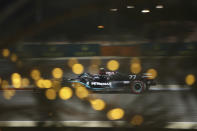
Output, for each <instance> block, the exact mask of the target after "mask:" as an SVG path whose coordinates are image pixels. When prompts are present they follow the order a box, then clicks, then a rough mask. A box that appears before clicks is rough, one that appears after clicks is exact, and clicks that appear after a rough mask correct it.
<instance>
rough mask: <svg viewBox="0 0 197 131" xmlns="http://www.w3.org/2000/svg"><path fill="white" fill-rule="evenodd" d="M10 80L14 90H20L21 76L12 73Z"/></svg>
mask: <svg viewBox="0 0 197 131" xmlns="http://www.w3.org/2000/svg"><path fill="white" fill-rule="evenodd" d="M11 80H12V85H13V86H14V87H15V88H20V87H21V85H22V82H21V76H20V74H18V73H13V74H12V76H11Z"/></svg>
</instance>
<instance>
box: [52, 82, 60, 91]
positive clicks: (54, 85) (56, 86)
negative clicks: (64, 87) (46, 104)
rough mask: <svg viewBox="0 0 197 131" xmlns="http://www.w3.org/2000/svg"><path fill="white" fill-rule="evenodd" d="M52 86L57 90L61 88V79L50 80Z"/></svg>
mask: <svg viewBox="0 0 197 131" xmlns="http://www.w3.org/2000/svg"><path fill="white" fill-rule="evenodd" d="M52 87H53V89H54V90H56V91H58V90H59V89H60V88H61V81H59V80H53V81H52Z"/></svg>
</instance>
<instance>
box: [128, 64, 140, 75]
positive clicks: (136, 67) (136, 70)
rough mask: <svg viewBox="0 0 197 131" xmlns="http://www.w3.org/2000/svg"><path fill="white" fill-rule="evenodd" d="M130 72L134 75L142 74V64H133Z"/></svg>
mask: <svg viewBox="0 0 197 131" xmlns="http://www.w3.org/2000/svg"><path fill="white" fill-rule="evenodd" d="M130 70H131V72H132V73H134V74H138V73H140V72H141V70H142V68H141V64H140V63H132V64H131V67H130Z"/></svg>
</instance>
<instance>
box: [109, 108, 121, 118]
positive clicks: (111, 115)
mask: <svg viewBox="0 0 197 131" xmlns="http://www.w3.org/2000/svg"><path fill="white" fill-rule="evenodd" d="M123 116H124V110H123V109H121V108H114V109H112V110H110V111H108V112H107V117H108V119H110V120H118V119H121V118H123Z"/></svg>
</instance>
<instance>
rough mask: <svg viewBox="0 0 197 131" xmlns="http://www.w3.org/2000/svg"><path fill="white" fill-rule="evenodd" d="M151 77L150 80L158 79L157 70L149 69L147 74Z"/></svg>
mask: <svg viewBox="0 0 197 131" xmlns="http://www.w3.org/2000/svg"><path fill="white" fill-rule="evenodd" d="M146 73H147V74H148V75H149V76H151V77H149V79H155V78H156V77H157V71H156V70H155V69H153V68H152V69H148V71H147V72H146Z"/></svg>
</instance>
